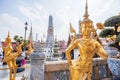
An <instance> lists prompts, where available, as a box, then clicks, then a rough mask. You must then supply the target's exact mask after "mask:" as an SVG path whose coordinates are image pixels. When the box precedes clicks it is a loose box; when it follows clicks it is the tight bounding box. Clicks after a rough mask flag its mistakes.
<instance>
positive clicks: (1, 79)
mask: <svg viewBox="0 0 120 80" xmlns="http://www.w3.org/2000/svg"><path fill="white" fill-rule="evenodd" d="M27 66H28V68H25V71H23V72H20V73H17V75H16V80H21V77H22V76H23V75H24V76H25V77H26V80H30V79H29V74H30V64H27ZM0 68H7V65H4V66H3V65H0ZM0 80H9V69H7V70H0Z"/></svg>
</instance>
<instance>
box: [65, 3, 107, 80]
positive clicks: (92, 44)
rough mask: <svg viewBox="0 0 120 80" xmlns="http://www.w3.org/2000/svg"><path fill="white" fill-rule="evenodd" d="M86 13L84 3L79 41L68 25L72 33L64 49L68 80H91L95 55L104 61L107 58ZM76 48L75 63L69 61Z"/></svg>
mask: <svg viewBox="0 0 120 80" xmlns="http://www.w3.org/2000/svg"><path fill="white" fill-rule="evenodd" d="M88 17H89V15H88V11H87V1H86V11H85V15H84V19H83V21H82V22H81V24H80V25H81V32H82V34H83V37H82V38H81V39H77V40H75V39H76V38H75V37H76V32H75V30H74V28H72V25H71V24H70V31H71V32H72V33H74V36H73V40H72V41H71V43H70V45H69V46H68V48H67V49H66V58H67V61H68V63H69V66H70V67H69V71H70V80H86V79H87V80H91V74H92V60H93V56H94V54H95V53H97V54H98V55H99V56H101V57H103V58H104V59H107V58H108V55H107V53H106V51H105V50H104V49H103V47H102V45H101V44H100V43H99V41H97V40H98V37H97V34H96V30H95V29H94V27H93V22H92V21H91V20H90V19H89V18H88ZM97 27H98V28H99V29H102V28H103V25H102V24H101V23H98V24H97ZM76 47H77V48H78V49H79V52H80V56H79V58H78V59H77V60H76V61H75V62H72V61H71V56H70V52H71V50H73V49H74V48H76Z"/></svg>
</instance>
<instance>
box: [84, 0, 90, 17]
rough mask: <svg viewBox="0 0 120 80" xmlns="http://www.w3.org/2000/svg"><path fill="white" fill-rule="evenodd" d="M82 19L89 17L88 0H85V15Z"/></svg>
mask: <svg viewBox="0 0 120 80" xmlns="http://www.w3.org/2000/svg"><path fill="white" fill-rule="evenodd" d="M84 17H85V18H88V17H89V14H88V0H86V6H85V14H84Z"/></svg>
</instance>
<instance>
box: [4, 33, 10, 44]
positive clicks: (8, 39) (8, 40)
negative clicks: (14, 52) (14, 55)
mask: <svg viewBox="0 0 120 80" xmlns="http://www.w3.org/2000/svg"><path fill="white" fill-rule="evenodd" d="M5 42H6V43H11V38H10V33H9V32H8V37H7V38H6V40H5Z"/></svg>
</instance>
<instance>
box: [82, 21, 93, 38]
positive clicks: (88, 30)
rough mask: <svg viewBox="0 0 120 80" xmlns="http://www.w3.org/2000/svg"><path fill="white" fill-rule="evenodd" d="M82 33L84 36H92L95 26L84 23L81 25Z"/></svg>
mask: <svg viewBox="0 0 120 80" xmlns="http://www.w3.org/2000/svg"><path fill="white" fill-rule="evenodd" d="M81 26H82V28H81V32H82V33H83V36H90V34H91V32H92V30H93V25H92V23H90V22H88V23H87V22H86V23H82V24H81Z"/></svg>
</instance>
